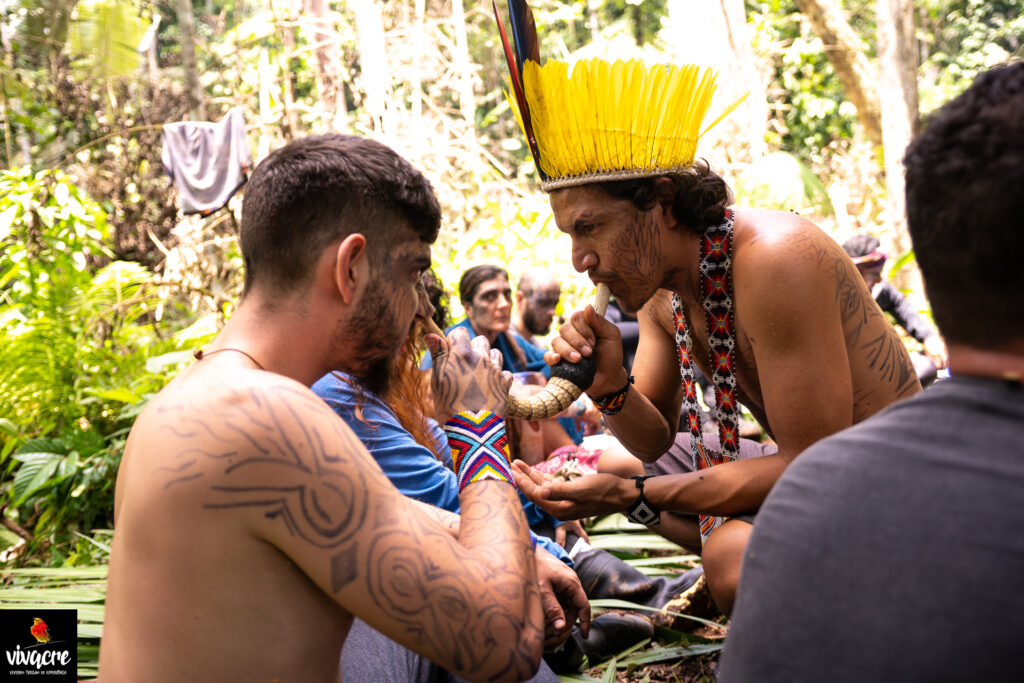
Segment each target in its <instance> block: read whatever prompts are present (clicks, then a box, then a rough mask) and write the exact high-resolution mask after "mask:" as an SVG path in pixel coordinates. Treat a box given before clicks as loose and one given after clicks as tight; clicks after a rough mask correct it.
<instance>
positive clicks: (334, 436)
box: [155, 383, 543, 680]
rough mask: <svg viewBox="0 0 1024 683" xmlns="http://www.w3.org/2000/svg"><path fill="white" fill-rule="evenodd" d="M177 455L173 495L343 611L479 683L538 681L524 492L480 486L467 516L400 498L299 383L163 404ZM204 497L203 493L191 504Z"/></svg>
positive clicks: (464, 502)
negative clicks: (288, 565) (262, 549)
mask: <svg viewBox="0 0 1024 683" xmlns="http://www.w3.org/2000/svg"><path fill="white" fill-rule="evenodd" d="M158 410H159V412H160V421H161V423H162V424H163V425H164V426H163V428H162V429H163V432H164V436H163V437H162V441H163V442H164V443H166V444H169V446H167V447H168V448H173V449H175V452H176V454H175V455H174V456H172V457H171V458H169V459H165V460H164V462H165V463H167V464H166V466H165V467H163V468H161V469H158V470H157V471H156V473H155V474H156V476H159V477H160V478H161V480H162V486H163V490H164V491H165V492H166V493H167V494H168V495H175V496H180V495H185V494H186V493H187V494H188V495H189V498H188V499H186V500H191V499H192V498H193V497H195V498H197V499H198V500H199V502H200V504H201V506H202V507H203V508H204V509H206V510H207V511H209V513H210V514H214V515H229V514H234V515H239V516H240V519H241V522H240V525H241V528H248V529H252V530H254V533H255V534H256V535H257V536H258V537H260V538H262V539H264V540H266V541H267V542H269V543H271V544H272V545H274V546H276V547H277V548H279V549H280V550H281V552H283V553H284V554H285V555H286V556H287V557H288V558H289V559H290V560H291V561H292V562H294V563H295V564H296V565H297V566H298V567H299V568H301V569H302V571H304V572H305V573H306V574H307V575H308V576H309V577H310V578H311V579H312V580H313V581H315V582H316V583H317V584H318V585H319V586H320V588H321V589H322V590H324V592H325V593H326V594H327V595H329V596H331V598H332V599H334V600H335V601H336V602H337V603H338V604H339V605H340V606H341V607H343V608H344V609H346V610H347V611H349V612H351V613H352V614H354V615H356V616H358V617H360V618H361V619H363V620H364V621H366V622H367V623H368V624H370V625H371V626H372V627H374V628H376V629H378V630H379V631H381V632H382V633H384V634H386V635H388V636H389V637H391V638H393V639H394V640H396V641H397V642H399V643H401V644H403V645H405V646H406V647H409V648H410V649H412V650H415V651H416V652H419V653H421V654H423V655H424V656H426V657H427V658H429V659H431V660H433V661H436V662H438V663H440V664H441V665H442V666H444V667H445V668H447V669H450V670H452V671H453V672H455V673H456V674H457V675H459V676H463V677H467V678H472V679H482V678H487V679H506V680H521V679H524V678H529V677H530V676H531V675H532V674H533V671H534V670H535V668H536V666H537V663H538V661H539V658H540V648H541V642H542V640H543V620H542V614H541V608H540V599H539V592H538V589H537V584H536V578H535V577H536V570H535V567H534V559H533V550H532V548H531V545H530V541H529V535H528V534H529V530H528V527H527V524H526V520H525V518H524V516H523V513H522V507H521V504H520V503H519V500H518V497H517V495H516V492H515V489H514V488H513V487H511V486H508V485H507V484H505V483H503V482H494V481H480V482H477V483H474V484H473V485H471V486H467V487H466V488H465V490H464V491H463V493H462V496H461V506H462V514H461V518H456V520H458V521H456V522H455V524H457V525H458V531H457V532H455V533H457V538H454V537H453V528H452V526H451V524H452V521H451V520H449V523H448V524H447V525H442V524H439V523H438V518H437V515H436V514H433V515H432V514H425V513H424V512H423V511H422V509H421V508H419V507H417V505H415V504H414V503H413V502H412V501H410V500H409V499H407V498H405V497H404V496H402V495H401V494H400V493H399V492H398V491H397V490H395V489H394V487H393V486H392V485H391V483H390V482H388V481H387V479H386V478H385V477H384V475H383V473H382V472H381V471H380V470H379V468H378V467H377V465H376V463H374V462H373V460H372V458H371V457H370V456H369V455H368V454H367V453H366V452H365V450H364V449H363V448H362V445H361V444H360V443H359V441H358V439H356V438H355V436H354V435H353V434H352V432H351V431H350V430H349V429H348V427H347V426H345V425H344V423H343V422H342V421H341V420H339V419H338V418H337V416H336V415H334V413H333V412H331V411H330V409H329V408H328V407H327V406H326V405H325V404H324V403H323V401H321V400H320V399H319V398H317V397H316V396H315V395H314V394H312V393H310V392H309V391H308V390H306V389H304V388H301V387H298V386H292V385H290V384H285V383H281V384H277V385H272V386H269V387H259V388H249V389H248V390H247V391H246V392H245V393H244V394H241V393H240V394H239V395H238V396H235V397H233V398H232V400H230V401H223V402H221V403H219V404H217V405H215V406H211V405H203V406H202V407H201V409H197V408H196V407H195V405H194V404H187V405H186V404H184V403H182V404H179V405H170V406H169V405H167V404H164V405H162V406H160V407H159V408H158ZM193 494H194V495H193Z"/></svg>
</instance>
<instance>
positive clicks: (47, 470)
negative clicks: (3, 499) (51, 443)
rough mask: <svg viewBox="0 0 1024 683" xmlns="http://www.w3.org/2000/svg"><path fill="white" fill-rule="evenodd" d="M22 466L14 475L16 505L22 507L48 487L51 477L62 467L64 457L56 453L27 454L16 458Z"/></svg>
mask: <svg viewBox="0 0 1024 683" xmlns="http://www.w3.org/2000/svg"><path fill="white" fill-rule="evenodd" d="M14 457H15V459H16V460H21V462H22V465H21V467H19V468H18V471H17V473H16V474H15V475H14V503H13V505H15V506H17V505H21V504H22V503H24V502H25V500H26V499H27V498H28V497H29V496H30V495H32V494H33V493H35V492H36V491H38V490H39V489H41V488H43V487H44V486H46V484H47V483H48V482H49V480H50V477H51V476H53V473H54V472H55V471H56V470H57V466H58V465H60V462H61V458H62V456H60V455H57V454H56V453H25V454H18V455H16V456H14Z"/></svg>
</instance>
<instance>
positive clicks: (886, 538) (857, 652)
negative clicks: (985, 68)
mask: <svg viewBox="0 0 1024 683" xmlns="http://www.w3.org/2000/svg"><path fill="white" fill-rule="evenodd" d="M1022 113H1024V62H1017V63H1015V64H1011V65H1009V66H1002V67H997V68H995V69H992V70H991V71H989V72H986V73H983V74H982V75H980V76H979V77H978V78H977V79H976V80H975V82H974V84H973V85H972V86H971V87H970V88H968V89H967V90H966V91H965V92H964V93H963V94H962V95H960V96H959V97H957V98H956V99H955V100H953V101H952V102H950V103H949V104H947V105H945V106H944V107H942V109H940V110H939V111H938V113H936V114H934V115H933V116H932V117H931V119H930V121H928V123H927V125H926V127H925V129H924V132H922V133H921V134H920V135H919V136H918V137H917V139H915V140H914V141H913V142H912V143H911V144H910V147H909V148H908V149H907V153H906V156H905V158H904V166H905V167H906V178H907V218H908V224H909V229H910V236H911V239H912V241H913V245H914V251H915V253H916V255H917V262H918V264H919V265H920V267H921V273H922V274H923V276H924V283H925V290H926V292H927V294H928V298H929V299H930V301H931V305H932V311H933V312H934V315H935V322H936V323H937V324H938V326H939V329H940V330H941V332H942V334H943V335H944V336H945V338H946V341H947V343H948V345H949V368H950V374H951V378H950V379H948V380H944V381H943V382H940V383H938V384H936V385H934V386H932V387H931V388H929V389H928V390H927V391H925V392H924V393H922V394H921V395H919V396H916V397H914V398H912V399H910V400H908V401H903V402H902V403H898V404H896V405H894V406H892V407H890V408H889V409H888V410H885V411H883V412H882V413H879V414H878V415H876V416H874V417H873V418H871V419H869V420H867V421H865V422H863V423H861V424H859V425H857V426H855V427H851V428H850V429H847V430H845V431H843V432H841V433H839V434H837V435H835V436H833V437H831V438H828V439H825V440H822V441H820V442H818V443H817V444H815V445H814V446H812V447H810V448H809V449H808V450H807V451H806V452H805V453H804V454H803V455H801V456H800V458H799V459H798V460H797V462H795V463H794V464H793V465H792V466H791V467H790V468H789V469H787V470H786V473H785V474H784V475H783V476H782V478H781V479H780V480H779V482H778V484H777V485H776V486H775V488H774V489H773V490H772V492H771V494H770V495H769V496H768V499H767V500H766V501H765V504H764V505H763V506H762V507H761V512H760V514H758V517H757V524H756V525H755V526H754V533H753V535H752V537H751V539H750V545H749V546H748V547H747V553H746V555H745V557H744V560H743V582H742V583H741V584H740V592H739V597H738V599H737V602H736V611H735V613H734V617H733V621H732V628H731V629H730V631H729V638H728V641H727V642H726V648H725V653H724V654H723V656H722V661H721V666H720V669H719V677H718V680H719V681H721V682H722V683H729V682H731V681H740V682H745V681H759V682H765V683H771V682H773V681H780V682H781V681H787V682H788V681H810V680H815V681H830V682H834V683H845V682H846V681H850V682H851V683H853V682H855V681H856V682H858V683H859V682H860V681H1005V680H1015V679H1016V678H1017V676H1019V675H1020V671H1021V664H1020V635H1021V633H1024V533H1021V530H1022V529H1024V507H1022V506H1021V492H1022V491H1024V447H1022V445H1021V444H1022V443H1024V387H1022V378H1024V296H1022V293H1024V269H1022V268H1021V267H1020V255H1021V245H1022V240H1021V220H1020V208H1019V206H1018V204H1019V202H1020V189H1021V188H1022V187H1024V115H1022ZM801 577H807V579H806V580H805V579H802V578H801Z"/></svg>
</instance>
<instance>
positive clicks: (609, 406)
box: [588, 375, 634, 415]
mask: <svg viewBox="0 0 1024 683" xmlns="http://www.w3.org/2000/svg"><path fill="white" fill-rule="evenodd" d="M633 381H634V380H633V375H630V376H629V377H628V378H627V380H626V385H625V386H624V387H622V388H621V389H619V390H618V391H613V392H612V393H610V394H605V395H604V396H599V397H597V398H594V397H593V396H591V397H590V400H591V401H592V402H593V403H594V405H595V406H596V407H597V409H598V410H600V411H601V413H602V414H604V415H617V414H618V413H619V411H621V410H622V406H623V405H624V404H625V403H626V394H628V393H629V385H630V384H632V383H633ZM588 396H589V394H588Z"/></svg>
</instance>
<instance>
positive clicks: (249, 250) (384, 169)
mask: <svg viewBox="0 0 1024 683" xmlns="http://www.w3.org/2000/svg"><path fill="white" fill-rule="evenodd" d="M440 225H441V207H440V205H439V204H438V202H437V197H436V196H435V195H434V190H433V188H431V186H430V183H429V182H428V181H427V179H426V178H425V177H423V174H421V173H420V172H419V171H417V170H416V169H415V168H413V167H412V165H411V164H410V163H409V162H408V161H406V160H405V159H403V158H402V157H400V156H399V155H398V154H397V153H396V152H395V151H394V150H392V149H391V148H390V147H387V146H386V145H383V144H381V143H379V142H376V141H374V140H370V139H367V138H361V137H356V136H352V135H340V134H336V133H328V134H325V135H312V136H309V137H305V138H300V139H298V140H295V141H293V142H290V143H288V144H287V145H285V146H284V147H282V148H280V149H278V150H276V151H275V152H273V153H272V154H270V155H269V156H268V157H267V158H266V159H264V160H263V161H262V162H261V163H260V165H259V166H257V167H256V170H255V171H253V174H252V177H251V178H250V179H249V182H248V184H247V185H246V188H245V199H244V201H243V203H242V225H241V229H240V233H241V240H240V241H241V249H242V257H243V259H244V261H245V285H244V288H243V295H244V294H246V293H248V292H249V291H250V290H251V289H252V288H253V286H254V285H256V284H263V285H266V286H267V289H268V291H280V292H284V293H287V292H290V291H293V290H295V289H296V288H297V286H298V285H300V284H301V283H303V282H305V281H306V280H307V278H308V277H309V276H310V275H311V273H312V272H313V269H314V267H315V265H316V262H317V260H318V259H319V258H320V255H321V253H322V251H323V249H324V248H325V247H326V246H327V245H328V244H330V243H332V242H334V241H335V240H338V239H340V238H343V237H346V236H348V235H351V234H354V233H360V234H362V235H364V236H365V237H366V242H367V249H368V252H369V253H370V254H371V256H372V257H373V258H374V261H373V262H374V264H375V265H377V264H378V258H379V257H380V256H381V255H382V254H386V253H387V250H389V249H390V247H392V246H393V245H394V243H395V241H396V240H401V239H405V238H403V237H399V235H400V234H401V233H402V232H403V231H404V230H411V231H412V232H413V233H414V234H415V236H416V237H418V238H419V239H420V240H421V241H423V242H427V243H433V241H434V240H435V239H437V232H438V229H439V228H440Z"/></svg>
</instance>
